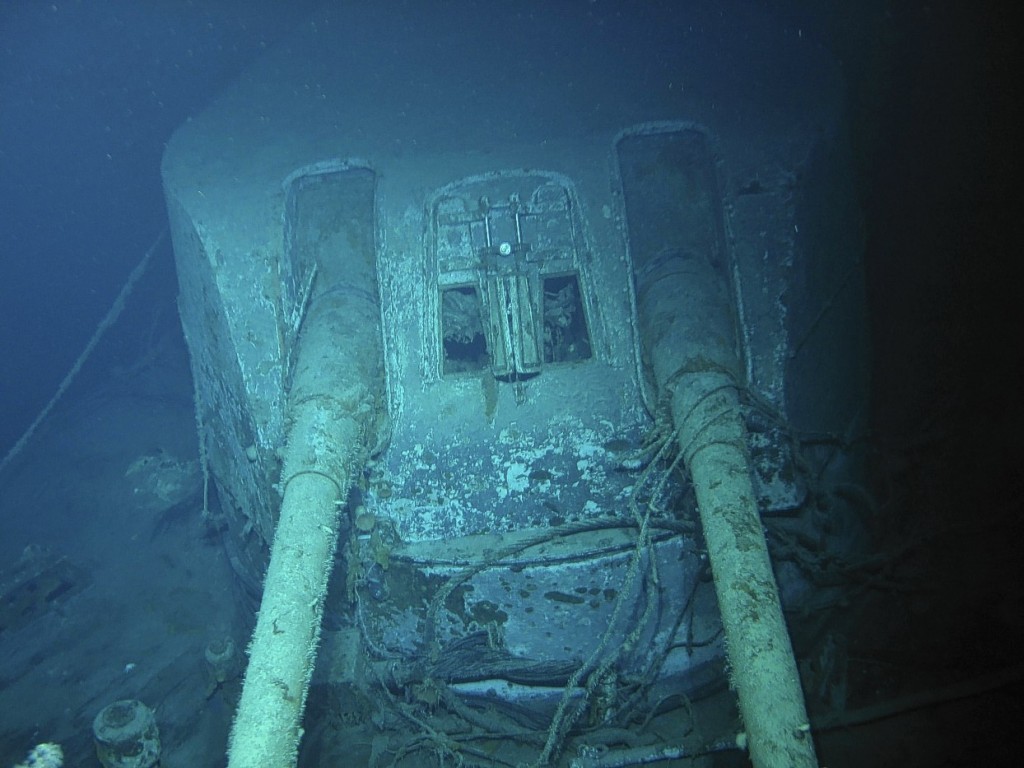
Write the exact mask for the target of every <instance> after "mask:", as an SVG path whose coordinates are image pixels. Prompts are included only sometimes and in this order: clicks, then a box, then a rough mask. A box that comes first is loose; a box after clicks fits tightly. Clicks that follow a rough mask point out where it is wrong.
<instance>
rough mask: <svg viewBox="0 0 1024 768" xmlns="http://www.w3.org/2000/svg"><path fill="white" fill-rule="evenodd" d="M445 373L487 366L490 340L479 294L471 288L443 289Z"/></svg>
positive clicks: (442, 311)
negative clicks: (481, 312)
mask: <svg viewBox="0 0 1024 768" xmlns="http://www.w3.org/2000/svg"><path fill="white" fill-rule="evenodd" d="M441 345H442V347H443V349H442V360H443V369H442V373H444V374H446V375H447V374H449V373H462V372H466V371H479V370H482V369H484V368H486V367H487V365H488V363H489V357H488V355H487V338H486V336H485V335H484V326H483V322H482V320H481V317H480V293H479V292H478V291H477V289H476V288H474V287H473V286H471V285H461V286H457V287H454V288H443V289H442V290H441Z"/></svg>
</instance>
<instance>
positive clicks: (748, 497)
mask: <svg viewBox="0 0 1024 768" xmlns="http://www.w3.org/2000/svg"><path fill="white" fill-rule="evenodd" d="M635 272H636V291H637V316H638V320H639V326H640V327H639V330H640V338H641V340H642V343H643V345H644V352H645V357H646V359H647V360H648V361H649V364H650V373H651V376H652V378H653V379H654V384H655V386H656V388H657V392H658V398H659V401H661V402H664V403H666V404H667V405H668V407H669V410H670V411H671V414H672V420H673V423H674V426H675V428H676V430H677V434H678V441H679V446H680V450H681V451H682V452H683V459H684V461H685V463H686V466H687V467H688V468H689V471H690V475H691V477H692V480H693V486H694V490H695V492H696V496H697V504H698V507H699V510H700V518H701V525H702V527H703V530H704V538H705V541H706V542H707V547H708V557H709V559H710V562H711V571H712V575H713V577H714V582H715V593H716V594H717V596H718V605H719V610H720V611H721V614H722V623H723V626H724V628H725V637H726V649H727V654H728V657H729V666H730V675H731V680H730V682H731V684H732V686H733V687H734V688H735V689H736V691H737V695H738V698H739V708H740V714H741V716H742V718H743V724H744V728H745V729H746V737H747V745H748V748H749V750H750V757H751V760H752V762H753V764H754V766H756V768H814V767H815V766H817V758H816V757H815V752H814V744H813V742H812V739H811V734H810V730H809V727H808V719H807V711H806V706H805V703H804V697H803V691H802V689H801V687H800V679H799V676H798V673H797V667H796V661H795V659H794V658H793V648H792V643H791V642H790V638H789V633H788V631H787V629H786V623H785V619H784V617H783V614H782V606H781V604H780V602H779V595H778V588H777V586H776V583H775V577H774V574H773V573H772V566H771V561H770V559H769V556H768V547H767V542H766V541H765V536H764V531H763V529H762V527H761V518H760V516H759V514H758V509H757V501H756V497H755V494H754V488H753V481H752V478H751V467H750V461H749V454H748V450H747V435H746V426H745V423H744V421H743V416H742V412H741V408H740V400H739V390H738V385H737V382H738V381H740V380H741V378H740V377H741V371H742V369H741V366H740V356H739V353H738V352H737V349H736V348H737V342H736V338H737V334H736V324H735V315H734V312H733V308H732V302H731V299H730V291H729V288H728V285H729V283H728V277H727V275H726V274H725V273H724V265H723V264H721V263H719V264H716V263H714V262H713V260H712V257H711V256H710V255H709V254H705V253H701V252H697V251H694V250H691V249H683V248H674V249H668V250H666V251H663V252H661V253H659V254H657V255H653V256H651V257H650V258H648V259H646V260H643V261H641V260H638V262H637V263H636V266H635Z"/></svg>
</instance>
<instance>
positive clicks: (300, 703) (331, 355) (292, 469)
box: [228, 239, 385, 768]
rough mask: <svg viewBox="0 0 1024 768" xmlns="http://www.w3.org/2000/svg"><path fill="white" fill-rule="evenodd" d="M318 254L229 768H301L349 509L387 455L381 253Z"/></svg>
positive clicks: (368, 250)
mask: <svg viewBox="0 0 1024 768" xmlns="http://www.w3.org/2000/svg"><path fill="white" fill-rule="evenodd" d="M334 242H335V244H336V243H337V242H338V240H337V239H335V241H334ZM309 247H310V248H316V249H317V250H318V251H319V252H315V253H306V254H304V257H305V258H308V259H312V260H313V261H315V263H316V265H317V269H318V274H317V290H316V291H315V292H314V294H313V296H312V299H311V300H310V303H309V306H308V309H307V314H306V317H305V320H304V322H303V327H302V333H301V335H300V336H299V339H298V351H297V356H296V361H295V369H294V375H293V381H292V386H291V389H290V392H289V406H288V407H289V411H288V429H287V434H288V437H287V445H286V449H285V455H284V464H283V471H282V475H281V488H282V492H283V501H282V503H281V514H280V518H279V520H278V523H277V528H276V530H275V533H274V539H273V543H272V544H271V551H270V564H269V566H268V567H267V574H266V578H265V580H264V586H263V598H262V602H261V604H260V611H259V616H258V618H257V622H256V628H255V630H254V631H253V637H252V642H251V644H250V647H249V666H248V668H247V670H246V674H245V682H244V685H243V688H242V696H241V699H240V701H239V705H238V710H237V713H236V715H235V722H234V725H233V727H232V731H231V739H230V744H229V749H228V766H229V768H287V767H288V766H294V765H295V764H296V760H297V755H298V746H299V741H300V739H301V736H302V713H303V709H304V708H305V703H306V696H307V694H308V691H309V683H310V679H311V677H312V674H313V667H314V665H315V662H316V654H317V646H318V644H319V640H320V625H321V620H322V618H323V609H324V598H325V596H326V594H327V581H328V577H329V576H330V572H331V566H332V564H333V562H334V554H335V550H336V548H337V543H338V538H339V536H340V535H341V533H342V532H343V529H344V528H345V526H347V525H348V520H347V518H346V517H344V516H342V514H341V510H342V507H343V504H344V501H345V499H346V497H347V496H348V492H349V490H350V488H351V486H352V484H353V481H354V479H355V478H357V477H358V476H359V474H360V472H361V471H362V469H363V467H364V466H365V464H366V461H367V459H368V458H369V456H370V454H371V452H372V451H373V449H374V447H375V446H377V445H378V444H379V440H380V434H381V429H382V424H383V420H384V419H383V414H384V407H385V406H384V402H385V400H384V374H383V370H384V363H383V352H382V345H381V329H380V305H379V294H378V290H377V279H376V268H375V262H374V256H373V249H372V243H371V244H370V247H367V248H365V249H362V251H364V252H360V251H359V250H355V249H339V250H338V251H335V252H333V253H332V252H329V251H330V248H325V247H324V246H314V245H310V246H309Z"/></svg>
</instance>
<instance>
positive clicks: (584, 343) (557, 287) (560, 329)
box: [544, 274, 591, 363]
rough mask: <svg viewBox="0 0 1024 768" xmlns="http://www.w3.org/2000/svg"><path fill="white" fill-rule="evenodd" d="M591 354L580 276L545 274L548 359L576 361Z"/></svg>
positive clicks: (545, 353)
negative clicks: (547, 275)
mask: <svg viewBox="0 0 1024 768" xmlns="http://www.w3.org/2000/svg"><path fill="white" fill-rule="evenodd" d="M590 356H591V350H590V334H589V332H588V331H587V316H586V313H585V312H584V311H583V297H582V296H581V294H580V282H579V277H578V276H577V275H575V274H571V275H558V276H553V277H544V362H545V363H572V362H576V361H578V360H588V359H590Z"/></svg>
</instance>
